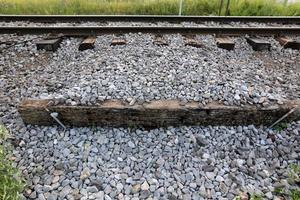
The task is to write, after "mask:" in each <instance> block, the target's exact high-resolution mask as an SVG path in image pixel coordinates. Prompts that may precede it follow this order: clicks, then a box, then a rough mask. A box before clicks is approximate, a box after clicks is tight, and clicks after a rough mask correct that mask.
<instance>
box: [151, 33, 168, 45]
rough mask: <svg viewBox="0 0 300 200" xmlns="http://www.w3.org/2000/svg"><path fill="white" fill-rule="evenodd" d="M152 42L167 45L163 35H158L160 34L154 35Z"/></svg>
mask: <svg viewBox="0 0 300 200" xmlns="http://www.w3.org/2000/svg"><path fill="white" fill-rule="evenodd" d="M153 44H155V45H158V46H167V45H169V44H168V42H167V40H166V38H165V37H164V36H163V35H160V34H158V35H155V36H154V40H153Z"/></svg>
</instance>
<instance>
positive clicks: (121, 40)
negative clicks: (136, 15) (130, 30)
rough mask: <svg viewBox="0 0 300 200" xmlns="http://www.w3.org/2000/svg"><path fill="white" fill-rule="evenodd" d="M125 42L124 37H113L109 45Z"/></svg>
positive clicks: (123, 43)
mask: <svg viewBox="0 0 300 200" xmlns="http://www.w3.org/2000/svg"><path fill="white" fill-rule="evenodd" d="M126 43H127V42H126V40H125V39H123V38H114V39H113V40H112V41H111V45H112V46H116V45H125V44H126Z"/></svg>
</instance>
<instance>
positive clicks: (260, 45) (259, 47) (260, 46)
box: [246, 37, 271, 51]
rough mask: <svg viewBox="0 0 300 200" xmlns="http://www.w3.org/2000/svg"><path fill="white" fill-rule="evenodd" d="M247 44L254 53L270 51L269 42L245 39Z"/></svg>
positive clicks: (258, 39)
mask: <svg viewBox="0 0 300 200" xmlns="http://www.w3.org/2000/svg"><path fill="white" fill-rule="evenodd" d="M246 40H247V42H248V43H249V44H250V45H251V46H252V49H253V50H254V51H263V50H270V49H271V44H270V42H268V41H266V40H263V39H260V38H253V37H252V38H246Z"/></svg>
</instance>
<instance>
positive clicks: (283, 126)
mask: <svg viewBox="0 0 300 200" xmlns="http://www.w3.org/2000/svg"><path fill="white" fill-rule="evenodd" d="M287 127H288V124H287V123H285V122H282V123H279V124H277V125H276V126H275V127H274V129H275V130H276V131H283V130H284V129H286V128H287Z"/></svg>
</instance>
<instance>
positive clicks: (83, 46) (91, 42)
mask: <svg viewBox="0 0 300 200" xmlns="http://www.w3.org/2000/svg"><path fill="white" fill-rule="evenodd" d="M95 42H96V37H94V36H89V37H87V38H85V39H83V40H82V42H81V43H80V45H79V48H78V50H79V51H84V50H87V49H93V48H95Z"/></svg>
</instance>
